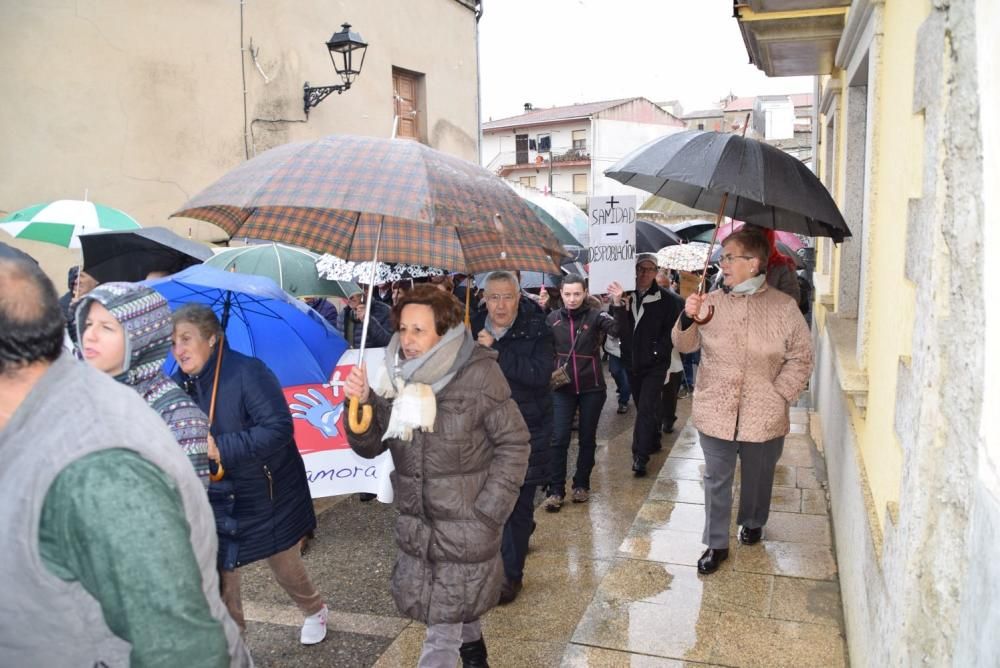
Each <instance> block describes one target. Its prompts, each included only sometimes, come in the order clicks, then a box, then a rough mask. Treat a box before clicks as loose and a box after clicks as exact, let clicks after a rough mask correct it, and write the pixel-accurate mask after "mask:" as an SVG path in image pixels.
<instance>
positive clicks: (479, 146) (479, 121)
mask: <svg viewBox="0 0 1000 668" xmlns="http://www.w3.org/2000/svg"><path fill="white" fill-rule="evenodd" d="M483 2H485V0H479V5H478V6H477V7H476V155H477V156H478V159H479V163H478V164H479V166H480V167H482V166H483V111H482V105H483V84H482V76H481V75H480V71H479V19H481V18H483Z"/></svg>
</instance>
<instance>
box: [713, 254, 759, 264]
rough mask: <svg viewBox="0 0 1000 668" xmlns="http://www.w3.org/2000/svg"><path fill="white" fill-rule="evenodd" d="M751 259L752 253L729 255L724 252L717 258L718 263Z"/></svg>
mask: <svg viewBox="0 0 1000 668" xmlns="http://www.w3.org/2000/svg"><path fill="white" fill-rule="evenodd" d="M737 259H739V260H752V259H753V255H730V254H726V255H723V256H722V257H720V258H719V264H732V262H733V260H737Z"/></svg>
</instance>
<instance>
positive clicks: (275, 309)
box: [146, 265, 347, 387]
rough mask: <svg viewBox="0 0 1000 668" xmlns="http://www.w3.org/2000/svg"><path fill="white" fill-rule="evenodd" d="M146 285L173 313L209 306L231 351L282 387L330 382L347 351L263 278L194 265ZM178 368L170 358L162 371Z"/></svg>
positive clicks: (325, 326) (316, 318) (322, 323)
mask: <svg viewBox="0 0 1000 668" xmlns="http://www.w3.org/2000/svg"><path fill="white" fill-rule="evenodd" d="M146 284H147V285H149V286H150V287H152V288H153V289H154V290H156V291H157V292H159V293H160V294H161V295H163V296H164V298H166V300H167V301H168V302H169V303H170V307H171V308H172V309H176V308H178V307H180V306H183V305H184V304H189V303H192V302H194V303H198V304H205V305H207V306H210V307H211V308H212V310H213V311H215V313H216V315H218V316H219V320H220V321H221V322H222V324H223V328H224V329H225V334H226V342H227V343H229V346H230V347H231V348H232V349H233V350H236V351H238V352H241V353H243V354H245V355H250V356H251V357H256V358H258V359H260V360H261V361H262V362H264V364H266V365H267V366H268V368H270V369H271V371H273V372H274V374H275V375H276V376H277V377H278V381H279V382H280V383H281V385H282V386H283V387H291V386H294V385H304V384H306V383H324V382H327V381H328V380H329V378H330V374H331V373H333V370H334V367H336V365H337V362H338V360H340V356H341V355H342V354H343V353H344V351H345V350H346V349H347V342H346V341H345V340H344V337H342V336H341V335H340V334H339V333H338V332H337V330H335V329H334V328H333V327H331V326H330V323H328V322H327V321H326V320H325V319H324V318H323V317H322V316H320V315H319V314H318V313H316V312H315V311H314V310H312V309H311V308H309V307H308V306H306V305H305V304H303V303H302V302H300V301H298V300H296V299H294V298H293V297H292V296H291V295H289V294H288V293H287V292H285V291H284V290H282V289H281V288H279V287H278V285H277V284H276V283H275V282H274V281H272V280H271V279H269V278H265V277H263V276H252V275H249V274H238V273H235V272H230V271H222V270H220V269H216V268H214V267H209V266H207V265H195V266H193V267H189V268H187V269H185V270H184V271H181V272H179V273H176V274H174V275H172V276H168V277H166V278H162V279H155V280H152V281H147V282H146ZM175 365H176V363H175V362H174V360H173V357H171V358H170V359H168V361H167V365H166V366H165V367H164V371H166V372H167V373H171V372H172V371H173V370H174V368H175Z"/></svg>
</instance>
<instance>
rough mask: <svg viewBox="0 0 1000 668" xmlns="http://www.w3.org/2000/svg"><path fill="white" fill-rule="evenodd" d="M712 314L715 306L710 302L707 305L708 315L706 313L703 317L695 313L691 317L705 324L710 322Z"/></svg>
mask: <svg viewBox="0 0 1000 668" xmlns="http://www.w3.org/2000/svg"><path fill="white" fill-rule="evenodd" d="M714 315H715V307H714V306H712V305H711V304H709V306H708V315H706V316H705V317H704V318H702V317H700V316H697V315H696V316H695V317H693V318H691V319H692V320H694V321H695V322H696V323H698V324H699V325H707V324H708V323H709V322H711V320H712V316H714Z"/></svg>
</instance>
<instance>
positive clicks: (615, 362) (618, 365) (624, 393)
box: [608, 353, 632, 406]
mask: <svg viewBox="0 0 1000 668" xmlns="http://www.w3.org/2000/svg"><path fill="white" fill-rule="evenodd" d="M608 371H609V372H611V377H612V378H614V379H615V386H616V387H617V388H618V405H619V406H626V405H628V400H629V398H630V397H631V396H632V390H631V389H630V388H629V384H628V373H626V372H625V365H624V364H622V358H621V357H615V356H614V355H612V354H610V353H609V354H608Z"/></svg>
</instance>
